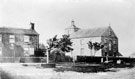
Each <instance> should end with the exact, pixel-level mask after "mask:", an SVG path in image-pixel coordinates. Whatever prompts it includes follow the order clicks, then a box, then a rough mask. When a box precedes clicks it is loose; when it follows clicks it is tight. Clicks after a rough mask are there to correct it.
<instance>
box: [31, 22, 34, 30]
mask: <svg viewBox="0 0 135 79" xmlns="http://www.w3.org/2000/svg"><path fill="white" fill-rule="evenodd" d="M30 25H31V29H32V30H35V27H34V25H35V23H32V22H30Z"/></svg>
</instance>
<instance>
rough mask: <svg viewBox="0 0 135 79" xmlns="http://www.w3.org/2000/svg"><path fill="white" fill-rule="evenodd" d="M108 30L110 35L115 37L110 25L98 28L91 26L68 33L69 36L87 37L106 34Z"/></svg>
mask: <svg viewBox="0 0 135 79" xmlns="http://www.w3.org/2000/svg"><path fill="white" fill-rule="evenodd" d="M109 31H111V33H112V35H113V36H115V37H117V36H116V35H115V33H114V32H113V30H112V29H111V27H99V28H91V29H80V30H78V31H77V32H74V33H72V34H71V35H70V38H88V37H101V36H108V35H109Z"/></svg>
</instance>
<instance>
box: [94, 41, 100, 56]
mask: <svg viewBox="0 0 135 79" xmlns="http://www.w3.org/2000/svg"><path fill="white" fill-rule="evenodd" d="M93 47H94V56H95V54H96V52H97V51H98V50H100V49H101V47H100V43H98V42H95V43H93Z"/></svg>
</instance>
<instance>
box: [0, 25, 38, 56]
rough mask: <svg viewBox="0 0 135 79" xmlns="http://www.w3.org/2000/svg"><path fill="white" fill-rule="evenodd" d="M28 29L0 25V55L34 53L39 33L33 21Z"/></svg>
mask: <svg viewBox="0 0 135 79" xmlns="http://www.w3.org/2000/svg"><path fill="white" fill-rule="evenodd" d="M30 24H31V28H30V29H20V28H9V27H8V28H7V27H0V57H1V58H2V57H3V58H5V57H22V56H30V55H34V51H36V50H37V49H38V46H39V34H38V33H37V32H36V31H35V28H34V23H30Z"/></svg>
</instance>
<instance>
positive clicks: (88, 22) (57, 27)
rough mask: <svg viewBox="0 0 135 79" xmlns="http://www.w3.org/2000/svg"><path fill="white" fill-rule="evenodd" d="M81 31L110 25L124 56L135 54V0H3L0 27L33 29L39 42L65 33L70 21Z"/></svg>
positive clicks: (0, 2)
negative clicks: (33, 25) (32, 27)
mask: <svg viewBox="0 0 135 79" xmlns="http://www.w3.org/2000/svg"><path fill="white" fill-rule="evenodd" d="M72 20H74V21H75V25H76V26H77V27H79V28H82V29H87V28H93V27H105V26H109V24H110V25H111V27H112V29H113V30H114V32H115V33H116V35H117V37H118V39H119V51H120V53H122V54H123V55H124V56H128V55H130V54H131V53H133V52H135V0H0V27H3V26H6V27H17V28H26V29H28V28H30V22H34V23H35V29H36V31H37V32H38V33H39V34H40V38H39V39H40V43H43V44H45V45H46V40H47V39H49V38H52V37H53V36H54V35H58V36H59V37H60V36H61V35H63V34H64V32H65V28H67V27H69V26H70V25H71V21H72Z"/></svg>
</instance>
